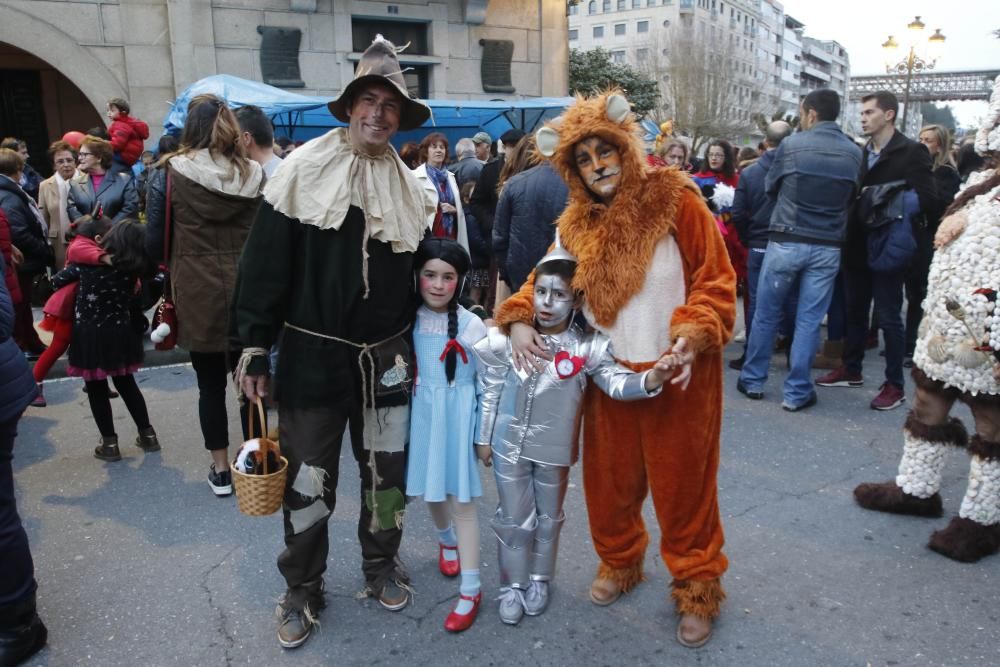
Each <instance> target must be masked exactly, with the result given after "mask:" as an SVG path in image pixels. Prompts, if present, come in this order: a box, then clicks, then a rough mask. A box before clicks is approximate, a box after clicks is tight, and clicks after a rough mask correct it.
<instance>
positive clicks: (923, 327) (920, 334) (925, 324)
mask: <svg viewBox="0 0 1000 667" xmlns="http://www.w3.org/2000/svg"><path fill="white" fill-rule="evenodd" d="M930 332H931V321H930V319H928V318H926V317H924V318H922V319H921V320H920V326H919V327H917V338H927V334H929V333H930Z"/></svg>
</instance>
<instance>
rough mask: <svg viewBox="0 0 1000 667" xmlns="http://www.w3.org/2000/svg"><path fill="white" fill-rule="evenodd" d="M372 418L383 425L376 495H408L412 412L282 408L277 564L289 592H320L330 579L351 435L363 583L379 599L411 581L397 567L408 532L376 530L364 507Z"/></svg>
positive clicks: (374, 438) (376, 430) (376, 429)
mask: <svg viewBox="0 0 1000 667" xmlns="http://www.w3.org/2000/svg"><path fill="white" fill-rule="evenodd" d="M366 414H368V415H372V414H377V415H378V419H377V422H378V423H376V424H372V425H371V426H370V428H369V429H368V435H369V439H370V441H371V443H372V445H371V446H373V447H374V450H375V461H376V468H377V470H378V474H379V477H380V478H381V482H380V483H379V484H378V485H377V487H376V490H377V491H385V490H391V489H393V488H395V489H398V490H399V493H400V496H402V495H403V494H405V492H406V489H405V480H406V449H405V443H406V441H407V438H408V434H409V407H408V406H400V407H395V408H383V409H379V410H376V411H372V410H368V411H362V409H361V407H360V406H357V407H354V408H350V409H348V408H344V407H322V408H290V407H288V406H286V405H285V404H284V403H282V404H279V406H278V415H279V420H278V429H279V432H280V438H279V439H280V442H281V452H282V454H283V455H284V456H285V457H286V458H287V459H288V481H287V483H286V486H285V497H284V503H283V505H282V512H283V514H284V520H285V550H284V551H283V552H282V553H281V555H280V556H279V557H278V569H279V570H280V571H281V574H282V575H283V576H284V577H285V581H286V582H287V584H288V588H289V589H290V590H293V591H294V590H295V589H296V588H298V587H306V588H311V589H314V590H315V588H316V587H317V586H318V580H319V579H320V578H321V577H322V576H323V572H324V571H326V562H327V556H328V555H329V551H330V540H329V530H328V528H327V522H328V521H329V518H330V514H332V513H333V509H334V507H335V505H336V502H337V497H336V492H337V472H338V469H339V464H340V448H341V443H342V442H343V436H344V431H345V429H346V428H348V427H349V429H350V436H351V449H352V451H353V453H354V458H355V460H356V461H357V463H358V474H359V475H360V477H361V512H360V516H359V517H358V539H359V540H360V542H361V556H362V559H363V563H362V570H363V571H364V575H365V580H366V582H367V584H368V586H369V588H370V589H371V590H372V591H374V592H376V593H377V592H378V591H380V590H381V588H382V586H383V585H384V583H385V582H386V581H387V579H389V578H390V577H392V578H396V579H398V580H399V581H403V582H406V581H407V576H406V573H405V571H404V570H403V568H402V565H401V564H400V563H399V561H398V559H397V553H398V552H399V543H400V542H401V541H402V538H403V530H402V527H401V525H402V524H401V523H400V524H399V525H398V526H393V527H391V528H389V529H387V530H381V529H376V530H372V523H371V522H372V512H371V509H370V508H369V507H368V506H367V505H366V502H365V499H366V495H367V494H366V492H368V491H370V490H371V489H372V472H371V470H370V469H369V466H368V464H369V452H368V450H366V449H365V448H364V430H365V429H364V417H365V415H366ZM304 467H306V470H305V471H304V470H303V468H304ZM310 468H311V469H312V470H310Z"/></svg>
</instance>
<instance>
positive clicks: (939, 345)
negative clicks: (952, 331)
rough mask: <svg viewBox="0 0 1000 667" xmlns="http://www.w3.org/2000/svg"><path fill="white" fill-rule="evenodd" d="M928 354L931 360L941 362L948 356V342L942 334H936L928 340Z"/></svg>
mask: <svg viewBox="0 0 1000 667" xmlns="http://www.w3.org/2000/svg"><path fill="white" fill-rule="evenodd" d="M927 356H928V357H930V359H931V361H936V362H937V363H941V362H943V361H945V360H946V359H947V358H948V344H947V343H946V342H945V340H944V338H942V337H941V336H934V337H933V338H931V339H930V340H929V341H927Z"/></svg>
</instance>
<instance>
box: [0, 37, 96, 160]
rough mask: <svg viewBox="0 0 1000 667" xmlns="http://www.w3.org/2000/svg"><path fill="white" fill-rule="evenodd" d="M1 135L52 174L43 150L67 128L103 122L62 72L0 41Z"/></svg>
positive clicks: (92, 125)
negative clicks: (20, 142)
mask: <svg viewBox="0 0 1000 667" xmlns="http://www.w3.org/2000/svg"><path fill="white" fill-rule="evenodd" d="M0 90H2V91H3V96H2V97H0V132H2V134H3V136H5V137H9V136H13V137H17V138H19V139H22V140H24V141H25V142H27V144H28V152H29V154H30V155H31V157H30V158H29V160H28V161H29V162H30V163H31V166H32V167H34V168H35V169H36V170H37V171H38V172H39V173H41V174H42V175H45V176H48V175H49V174H51V173H52V166H51V165H50V164H49V161H48V157H47V155H46V151H47V149H48V146H49V144H50V143H52V142H53V141H55V140H56V139H58V138H59V137H61V136H62V135H63V134H64V133H66V132H67V131H69V130H80V131H81V132H85V131H86V130H88V129H90V128H92V127H96V126H98V125H100V126H104V125H105V124H106V123H105V122H104V119H103V117H102V114H101V113H100V112H99V111H98V110H97V109H95V108H94V105H93V104H91V102H90V100H88V99H87V96H86V95H84V94H83V92H82V91H81V90H80V89H79V88H78V87H77V86H76V85H75V84H74V83H73V82H72V81H70V80H69V79H67V78H66V77H65V76H63V74H62V73H61V72H59V71H58V70H56V69H55V68H54V67H52V65H50V64H48V63H47V62H45V61H44V60H42V59H41V58H38V57H37V56H35V55H32V54H31V53H28V52H27V51H24V50H23V49H19V48H17V47H16V46H12V45H10V44H7V43H5V42H0Z"/></svg>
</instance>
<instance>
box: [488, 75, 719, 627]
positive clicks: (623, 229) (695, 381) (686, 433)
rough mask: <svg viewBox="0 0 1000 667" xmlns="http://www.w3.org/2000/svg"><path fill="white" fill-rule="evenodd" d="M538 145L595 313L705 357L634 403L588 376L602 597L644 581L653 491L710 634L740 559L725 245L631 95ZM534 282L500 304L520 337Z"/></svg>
mask: <svg viewBox="0 0 1000 667" xmlns="http://www.w3.org/2000/svg"><path fill="white" fill-rule="evenodd" d="M537 142H538V146H539V150H540V152H542V153H543V154H544V155H546V156H548V157H549V158H550V159H551V162H552V164H553V166H554V168H555V169H556V170H557V171H558V172H559V173H560V174H561V175H562V177H563V179H564V180H565V181H566V183H567V184H568V185H569V190H570V198H569V205H568V206H567V208H566V210H565V211H564V212H563V214H562V216H561V217H560V218H559V220H558V221H557V225H558V228H559V234H560V238H561V240H562V244H563V246H564V247H565V248H566V250H567V251H569V252H570V253H572V254H573V255H575V256H576V257H577V258H578V259H579V264H578V268H577V272H576V276H575V278H574V282H573V287H574V288H575V289H579V290H581V291H582V292H583V293H584V296H585V299H586V305H585V307H584V315H585V316H586V318H587V320H588V322H589V323H590V324H591V325H593V326H594V327H595V328H596V329H597V330H599V331H600V332H601V333H604V334H605V335H607V336H608V337H610V338H611V341H612V344H613V346H614V349H615V354H616V357H617V358H618V360H619V361H621V363H623V364H624V365H627V366H628V367H630V368H632V369H635V370H644V369H647V368H650V367H651V366H652V365H653V364H654V362H655V361H656V360H657V359H658V358H659V357H660V356H661V355H662V354H663V353H664V352H667V351H673V352H675V353H677V354H679V355H682V356H684V357H686V358H687V359H688V360H689V362H690V364H689V365H688V366H686V367H685V369H684V370H683V371H682V372H681V375H680V376H679V377H678V378H677V380H683V383H682V382H675V383H674V384H665V385H664V390H663V392H662V393H661V394H660V395H659V396H658V397H656V398H651V399H649V400H647V401H641V402H637V403H621V402H618V401H615V400H613V399H610V398H609V397H607V396H606V395H604V394H603V393H601V392H600V391H599V390H597V389H596V388H594V387H590V388H588V391H587V395H586V397H585V399H584V447H583V480H584V490H585V495H586V501H587V509H588V514H589V519H590V529H591V533H592V536H593V541H594V546H595V548H596V550H597V553H598V556H599V557H600V559H601V563H600V567H599V568H598V572H597V577H596V578H595V580H594V583H593V584H592V586H591V599H592V600H593V601H594V603H595V604H599V605H608V604H611V603H613V602H614V601H615V600H617V598H618V597H619V596H620V595H621V594H622V593H624V592H627V591H629V590H630V589H631V588H632V587H634V586H635V585H636V584H638V583H639V582H640V581H642V579H643V558H644V556H645V552H646V546H647V544H648V541H649V537H648V535H647V533H646V528H645V524H644V523H643V520H642V514H641V511H642V505H643V502H644V500H645V498H646V495H647V494H648V493H649V492H652V497H653V505H654V508H655V510H656V517H657V521H658V523H659V524H660V532H661V540H660V553H661V554H662V557H663V561H664V562H665V563H666V564H667V567H668V568H669V570H670V572H671V574H672V576H673V582H672V593H671V596H672V598H673V600H674V602H675V604H676V606H677V611H678V613H679V615H680V623H679V624H678V630H677V638H678V640H679V641H680V642H681V643H682V644H684V645H685V646H692V647H694V646H701V645H703V644H704V643H705V642H707V641H708V639H709V638H710V636H711V632H712V619H714V618H715V617H716V616H717V615H718V614H719V610H720V606H721V604H722V602H723V600H724V599H725V592H724V591H723V588H722V584H721V577H722V574H723V573H724V572H725V570H726V567H727V564H728V562H727V560H726V556H725V555H724V554H723V553H722V545H723V533H722V523H721V520H720V517H719V507H718V497H717V496H718V494H717V486H716V471H717V469H718V463H719V434H720V429H721V422H722V356H721V353H722V347H723V345H724V344H725V343H726V342H727V341H728V340H729V337H730V336H731V334H732V327H733V322H734V319H735V312H736V311H735V303H736V294H735V275H734V273H733V269H732V266H731V265H730V263H729V259H728V257H727V255H726V247H725V244H724V242H723V239H722V237H721V235H720V234H719V232H718V229H717V228H716V225H715V221H714V219H713V218H712V215H711V213H710V212H709V210H708V208H707V207H706V206H705V204H704V202H703V200H702V197H701V194H700V193H699V191H698V189H697V188H696V187H695V186H694V184H693V183H692V182H691V180H690V179H689V178H688V177H687V175H686V174H684V173H682V172H680V171H678V170H677V169H660V170H655V171H654V170H650V169H647V167H646V161H645V156H644V151H643V149H642V146H641V144H640V141H639V138H638V126H637V123H636V122H635V119H634V117H633V115H632V113H631V111H630V109H629V104H628V102H627V101H626V100H625V99H624V98H623V97H622V96H621V95H620V94H616V93H607V94H603V95H600V96H596V97H593V98H591V99H583V98H577V100H576V102H575V104H574V105H573V106H571V107H570V108H569V109H568V110H567V111H566V112H565V114H563V116H561V117H560V118H559V119H557V120H556V121H554V122H553V123H550V124H549V125H548V126H547V127H545V128H543V129H542V130H540V131H539V132H538V135H537ZM533 289H534V276H532V277H530V278H529V280H528V282H527V283H526V284H525V285H524V286H522V288H521V290H520V291H519V292H518V293H516V294H514V295H513V296H512V297H511V298H510V299H508V300H507V301H506V302H505V303H504V304H503V305H502V306H501V308H500V309H499V311H498V313H497V322H498V323H499V324H500V325H501V326H504V327H509V328H510V330H511V333H512V340H513V341H514V344H515V346H517V345H518V340H519V337H520V340H521V341H530V340H533V339H532V338H530V336H531V335H532V334H531V331H533V330H529V327H530V323H531V321H532V317H533V303H532V293H533ZM521 349H522V350H526V349H530V348H529V347H527V346H526V345H525V344H522V347H521ZM522 355H523V352H522ZM522 361H523V359H522ZM688 381H690V385H688V384H687V382H688Z"/></svg>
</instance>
